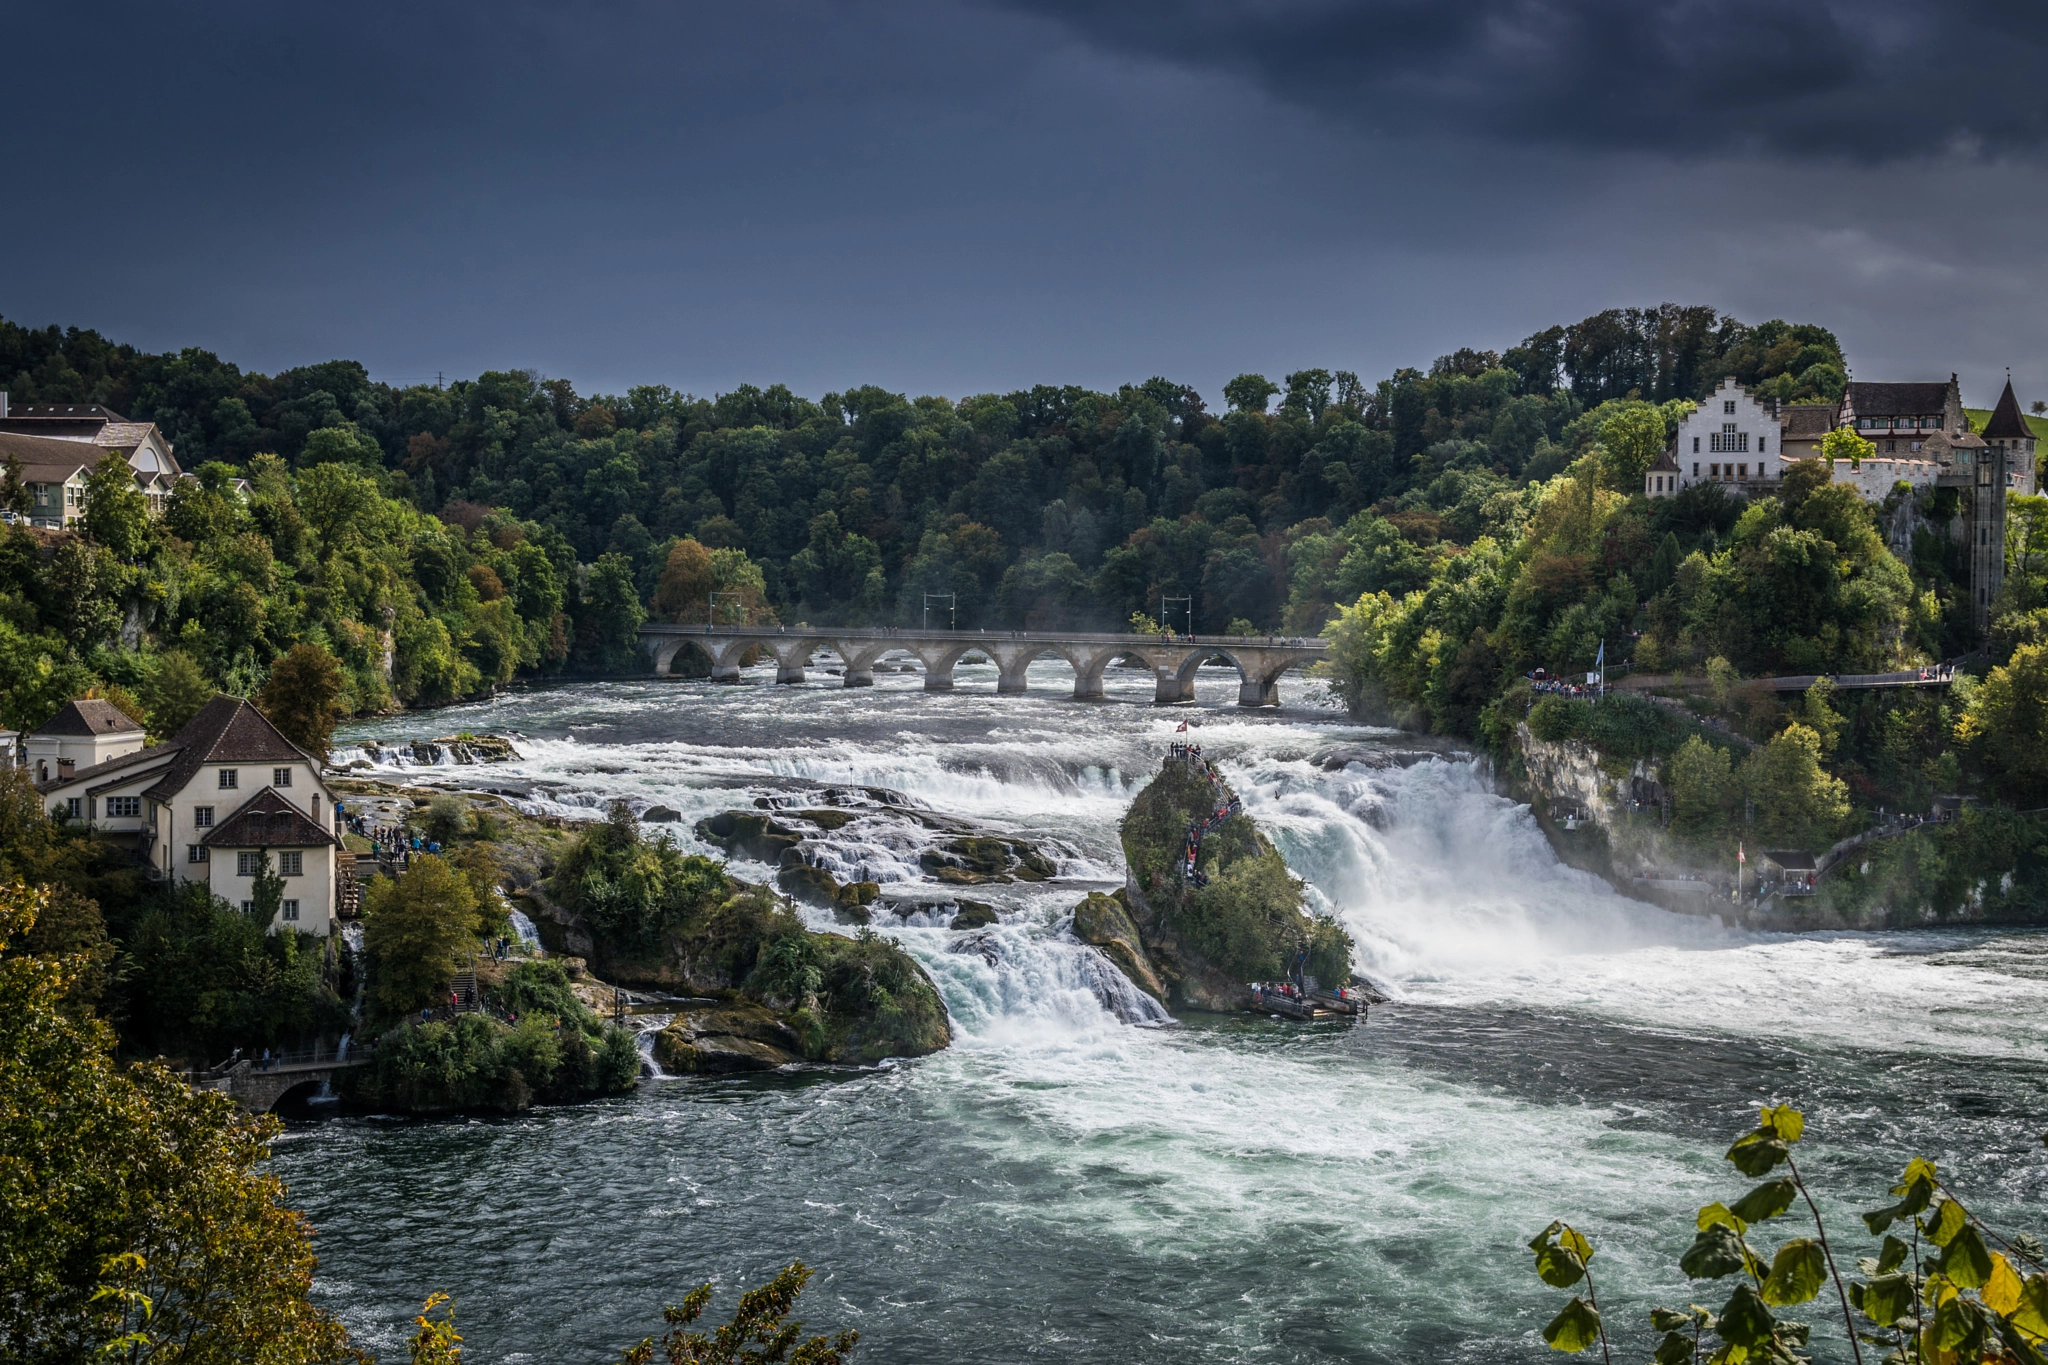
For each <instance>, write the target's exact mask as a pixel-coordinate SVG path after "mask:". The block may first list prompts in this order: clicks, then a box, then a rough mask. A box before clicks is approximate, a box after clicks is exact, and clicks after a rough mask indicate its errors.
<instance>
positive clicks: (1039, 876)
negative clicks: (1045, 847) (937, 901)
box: [918, 835, 1059, 886]
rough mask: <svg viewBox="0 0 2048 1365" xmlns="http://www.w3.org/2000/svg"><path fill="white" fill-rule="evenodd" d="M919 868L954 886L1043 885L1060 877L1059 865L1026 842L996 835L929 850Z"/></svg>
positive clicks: (951, 842)
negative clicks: (1000, 837)
mask: <svg viewBox="0 0 2048 1365" xmlns="http://www.w3.org/2000/svg"><path fill="white" fill-rule="evenodd" d="M918 864H919V866H921V867H923V868H924V870H925V871H927V872H929V873H931V874H932V876H934V877H936V878H937V879H938V880H939V881H942V882H945V883H947V884H948V885H951V886H978V885H981V884H983V883H986V882H1008V881H1013V880H1014V881H1026V882H1042V881H1044V880H1045V879H1046V878H1048V877H1055V876H1058V875H1059V865H1058V864H1057V863H1055V862H1053V860H1052V859H1050V858H1048V857H1046V856H1045V855H1044V854H1043V853H1040V852H1039V851H1038V849H1037V847H1036V846H1035V845H1033V844H1031V843H1030V842H1028V841H1027V840H1023V839H999V838H996V837H995V836H993V835H962V836H961V837H959V838H957V839H949V840H947V841H946V842H945V843H943V844H941V845H939V846H938V847H937V848H932V849H926V850H925V852H924V853H923V854H922V855H920V857H919V858H918Z"/></svg>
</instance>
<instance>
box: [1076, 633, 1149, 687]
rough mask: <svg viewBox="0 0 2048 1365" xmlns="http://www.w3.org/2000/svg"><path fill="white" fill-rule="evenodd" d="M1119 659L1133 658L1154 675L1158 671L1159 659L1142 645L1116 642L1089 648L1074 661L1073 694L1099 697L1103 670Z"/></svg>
mask: <svg viewBox="0 0 2048 1365" xmlns="http://www.w3.org/2000/svg"><path fill="white" fill-rule="evenodd" d="M1119 659H1135V660H1137V661H1138V662H1139V663H1141V664H1143V665H1144V666H1145V667H1146V668H1148V669H1151V670H1152V672H1153V673H1154V674H1155V675H1156V674H1157V673H1158V671H1159V661H1158V660H1157V659H1155V658H1153V657H1152V655H1151V654H1150V653H1149V652H1147V651H1146V649H1145V648H1144V647H1143V646H1142V645H1126V644H1118V645H1110V646H1108V647H1106V648H1103V649H1095V650H1090V651H1088V652H1087V653H1085V654H1082V656H1081V658H1080V659H1079V660H1077V661H1075V662H1074V696H1075V697H1076V698H1079V699H1082V700H1095V699H1097V698H1099V697H1101V696H1102V674H1103V670H1105V669H1107V668H1108V667H1109V666H1110V665H1111V664H1113V663H1115V662H1116V661H1117V660H1119Z"/></svg>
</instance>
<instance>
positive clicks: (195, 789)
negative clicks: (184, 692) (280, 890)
mask: <svg viewBox="0 0 2048 1365" xmlns="http://www.w3.org/2000/svg"><path fill="white" fill-rule="evenodd" d="M36 790H37V791H38V792H39V793H41V795H42V797H43V800H44V801H45V803H46V804H47V805H48V806H49V807H50V809H51V811H52V812H53V813H54V814H58V815H63V816H75V817H76V818H78V819H82V820H85V821H88V822H89V823H90V824H91V825H92V826H93V828H94V829H95V830H97V831H98V832H100V833H101V834H104V835H106V836H107V837H109V838H112V839H115V840H117V841H120V842H124V843H127V844H129V845H130V846H132V847H133V848H134V850H135V852H136V855H137V856H138V857H139V858H140V859H142V861H143V862H144V863H146V864H147V865H148V867H149V869H150V872H151V874H152V875H153V876H157V877H161V878H170V879H174V880H177V881H196V882H204V883H206V885H207V887H208V888H209V889H210V890H211V891H212V892H213V894H214V895H216V896H220V897H222V898H223V899H225V900H227V901H228V902H229V903H230V904H232V905H239V906H241V907H243V908H244V909H249V908H251V906H252V904H253V901H254V899H255V897H254V894H253V890H252V886H253V883H254V881H255V878H256V877H257V876H258V875H259V873H260V872H261V870H262V868H263V867H264V866H265V865H266V864H267V865H268V867H269V868H270V870H271V871H273V872H275V873H277V874H278V875H279V876H281V877H282V878H283V879H284V887H285V889H284V899H283V904H282V905H281V906H280V908H279V910H278V912H277V915H276V918H275V920H274V921H273V927H289V928H294V929H299V930H303V931H305V932H307V933H312V934H326V933H328V932H330V931H331V930H332V928H333V926H334V922H335V910H336V905H337V895H338V893H339V891H340V889H341V888H340V871H339V866H340V864H339V860H338V859H337V857H336V854H337V853H338V852H339V850H340V848H341V842H340V840H339V839H337V838H336V837H335V835H334V833H333V829H334V820H335V816H334V797H333V795H332V793H330V792H329V791H328V789H327V785H326V782H325V781H324V780H323V777H322V773H321V767H320V763H319V761H318V760H316V759H315V758H313V756H312V755H310V754H308V753H306V752H305V751H303V750H301V749H300V748H298V746H296V745H294V744H293V743H292V742H291V741H290V740H288V739H286V738H285V737H284V736H283V735H282V734H280V733H279V732H278V729H277V727H276V726H274V725H272V724H271V723H270V721H269V720H268V719H267V718H266V717H265V716H264V715H263V713H262V712H261V711H258V710H257V709H256V708H255V707H254V706H252V705H250V704H249V702H247V701H246V700H244V699H242V698H240V697H228V696H219V697H215V698H214V699H213V700H212V701H210V702H208V703H207V704H206V705H205V706H203V707H201V708H200V711H199V714H198V715H196V716H194V717H193V718H192V720H191V722H190V723H189V724H187V725H186V726H185V728H184V729H182V730H180V731H178V733H177V734H176V735H174V736H172V737H171V739H170V740H169V741H168V742H166V743H163V744H156V745H151V746H150V747H148V748H146V749H137V750H136V751H134V752H132V753H127V754H123V755H121V756H119V757H116V758H112V759H109V760H107V761H106V762H103V763H99V764H96V765H94V766H92V767H89V768H82V769H78V770H77V771H75V772H73V773H71V774H70V775H68V776H65V777H60V778H55V779H52V780H51V781H48V782H40V783H38V784H37V786H36Z"/></svg>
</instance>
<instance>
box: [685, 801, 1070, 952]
mask: <svg viewBox="0 0 2048 1365" xmlns="http://www.w3.org/2000/svg"><path fill="white" fill-rule="evenodd" d="M814 799H815V801H816V802H817V804H815V805H795V804H792V803H791V801H790V799H789V798H780V799H775V800H770V799H768V798H762V799H760V800H757V801H756V803H755V806H756V808H755V809H753V810H727V811H720V812H719V813H718V814H716V815H712V816H708V817H706V818H705V819H702V820H699V821H698V822H697V826H696V829H697V837H699V838H700V839H703V840H704V841H705V842H706V843H709V844H711V845H713V846H714V847H717V848H719V849H722V850H724V852H725V853H726V854H727V855H729V856H731V857H735V858H745V859H748V860H749V861H753V862H761V863H768V864H770V865H771V866H773V867H774V868H775V869H776V872H775V884H776V886H777V887H778V888H780V889H781V890H782V891H783V892H784V893H785V894H787V895H789V896H791V897H792V898H794V899H796V900H799V901H802V902H804V903H805V904H808V905H815V906H818V907H820V908H822V909H828V910H831V911H832V912H833V913H834V914H835V915H836V916H837V917H838V918H839V919H840V920H841V922H843V923H849V924H867V923H869V922H871V920H872V918H873V915H874V910H875V902H876V900H877V898H878V897H879V896H880V894H881V887H880V886H879V885H878V884H877V883H875V882H871V881H854V882H842V881H840V880H839V879H838V878H837V877H836V876H834V875H833V873H832V872H831V870H830V869H829V868H828V867H826V866H825V865H824V860H823V858H822V856H821V854H822V845H821V843H820V840H821V838H822V836H824V835H828V834H836V833H838V832H839V831H840V830H842V829H844V828H845V827H846V826H847V825H849V824H851V823H853V822H854V821H855V820H858V819H863V818H866V819H873V820H876V821H877V822H879V824H880V825H881V826H883V827H884V828H883V830H882V835H883V837H885V838H886V837H888V831H887V828H886V827H887V826H890V825H895V826H898V827H899V831H900V832H902V833H908V831H907V830H902V828H901V827H904V826H914V827H916V830H917V834H916V837H917V838H918V839H920V840H922V839H926V838H929V835H930V834H931V833H939V834H944V835H947V836H950V837H948V838H946V839H944V840H943V841H942V842H940V843H938V844H937V845H935V846H933V847H929V848H926V849H924V850H923V851H922V852H921V853H920V854H919V855H918V865H919V866H920V867H921V868H922V869H923V871H924V873H925V875H926V876H928V877H929V878H930V879H931V880H932V881H933V882H935V883H937V884H939V885H941V886H986V885H1003V884H1009V883H1015V882H1042V881H1046V880H1049V879H1050V878H1053V877H1056V876H1058V875H1059V864H1058V863H1056V862H1055V861H1053V859H1052V858H1050V857H1048V856H1047V855H1046V854H1045V853H1044V852H1043V851H1042V850H1041V849H1040V848H1039V847H1038V846H1037V845H1035V844H1033V843H1031V842H1030V841H1029V840H1025V839H1017V838H1012V837H1010V836H1007V835H1001V834H993V833H990V832H988V831H986V830H981V829H977V828H976V827H974V826H973V825H972V824H970V823H969V822H967V821H965V820H960V819H957V818H955V817H953V816H947V815H941V814H938V813H937V812H934V811H928V810H924V809H922V808H920V807H917V806H915V805H913V804H911V803H910V801H909V800H908V798H906V797H904V796H903V795H902V794H901V793H900V792H892V791H888V790H887V789H885V788H879V787H850V788H836V787H828V788H825V789H823V790H821V791H820V792H818V793H817V794H816V796H815V798H814ZM957 905H958V909H959V916H958V918H957V919H956V921H955V924H954V927H955V928H975V927H978V926H979V925H982V924H987V923H991V922H993V916H994V911H993V910H992V909H990V908H989V907H987V906H983V905H981V904H980V903H979V902H973V901H959V902H957ZM983 914H986V915H987V916H988V918H982V917H981V916H982V915H983Z"/></svg>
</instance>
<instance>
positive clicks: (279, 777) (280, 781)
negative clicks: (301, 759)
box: [270, 768, 292, 787]
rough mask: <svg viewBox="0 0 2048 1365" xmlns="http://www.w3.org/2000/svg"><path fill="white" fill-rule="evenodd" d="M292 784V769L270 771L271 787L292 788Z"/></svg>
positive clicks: (273, 769)
mask: <svg viewBox="0 0 2048 1365" xmlns="http://www.w3.org/2000/svg"><path fill="white" fill-rule="evenodd" d="M291 784H292V770H291V769H290V768H272V769H271V770H270V785H271V786H273V787H289V786H290V785H291Z"/></svg>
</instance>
